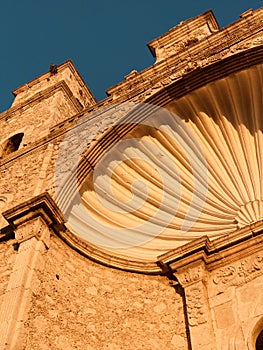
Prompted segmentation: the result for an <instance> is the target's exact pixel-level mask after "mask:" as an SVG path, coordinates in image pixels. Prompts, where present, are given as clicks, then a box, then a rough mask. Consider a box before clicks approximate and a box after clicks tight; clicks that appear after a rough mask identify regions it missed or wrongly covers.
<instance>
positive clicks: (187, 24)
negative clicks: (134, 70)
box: [147, 10, 220, 57]
mask: <svg viewBox="0 0 263 350" xmlns="http://www.w3.org/2000/svg"><path fill="white" fill-rule="evenodd" d="M204 25H207V28H209V30H210V34H212V33H214V32H217V31H219V29H220V28H219V25H218V23H217V20H216V18H215V16H214V14H213V12H212V11H211V10H208V11H206V12H205V13H203V14H201V15H199V16H197V17H195V18H190V19H188V20H186V21H183V22H181V23H180V24H178V25H177V26H175V27H173V28H171V29H170V30H169V31H168V32H166V33H165V34H163V35H161V36H159V37H158V38H156V39H154V40H152V41H150V42H149V43H148V44H147V46H148V47H149V49H150V51H151V53H152V54H153V56H154V57H156V50H157V49H159V48H162V47H165V46H167V45H169V46H170V45H171V43H177V44H179V43H182V42H184V41H185V40H188V39H189V35H191V34H192V33H193V32H195V31H197V30H199V28H200V27H202V26H204Z"/></svg>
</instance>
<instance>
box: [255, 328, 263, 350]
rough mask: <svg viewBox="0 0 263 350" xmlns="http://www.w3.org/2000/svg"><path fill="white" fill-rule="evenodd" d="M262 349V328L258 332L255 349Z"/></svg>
mask: <svg viewBox="0 0 263 350" xmlns="http://www.w3.org/2000/svg"><path fill="white" fill-rule="evenodd" d="M262 349H263V330H262V331H261V332H260V333H259V336H258V337H257V341H256V350H262Z"/></svg>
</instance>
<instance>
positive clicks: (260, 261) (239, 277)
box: [213, 253, 263, 291]
mask: <svg viewBox="0 0 263 350" xmlns="http://www.w3.org/2000/svg"><path fill="white" fill-rule="evenodd" d="M262 269H263V254H261V253H257V254H254V255H252V256H251V257H248V258H247V259H244V260H241V261H238V262H235V263H233V264H232V265H228V266H226V267H223V268H221V269H219V270H218V271H217V272H215V273H214V277H213V283H214V284H215V285H217V286H218V288H219V289H220V291H224V290H225V289H226V288H227V287H230V286H239V285H242V284H244V283H246V282H249V281H251V280H252V279H254V278H256V277H257V276H259V275H261V274H262Z"/></svg>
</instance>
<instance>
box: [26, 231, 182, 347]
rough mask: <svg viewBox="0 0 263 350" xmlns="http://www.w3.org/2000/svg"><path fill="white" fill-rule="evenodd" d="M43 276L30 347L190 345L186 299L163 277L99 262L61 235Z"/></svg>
mask: <svg viewBox="0 0 263 350" xmlns="http://www.w3.org/2000/svg"><path fill="white" fill-rule="evenodd" d="M67 262H68V263H69V262H70V266H71V268H70V269H68V266H69V264H68V263H67ZM72 270H74V271H75V272H74V273H73V272H72ZM38 277H39V280H40V285H39V287H38V290H37V291H35V293H34V295H33V297H32V308H31V310H30V313H29V317H28V319H27V320H26V321H25V333H26V334H27V349H32V350H33V349H39V348H40V347H41V344H43V345H44V346H46V347H48V346H49V347H50V348H52V349H62V348H63V349H73V348H76V349H88V348H89V347H90V348H91V349H92V348H94V349H162V348H167V349H187V345H186V335H185V325H184V316H183V311H182V310H183V305H182V299H181V297H180V296H179V295H178V294H176V292H175V290H174V289H173V288H171V287H169V285H168V282H166V281H165V280H164V279H163V278H162V277H158V276H156V277H154V276H143V275H138V274H132V273H126V272H122V271H118V270H114V269H110V268H107V267H104V266H100V265H97V264H95V263H93V262H91V261H89V260H87V259H86V258H84V257H81V256H80V255H79V254H78V253H76V252H74V251H72V250H71V249H70V248H69V247H68V246H67V245H65V244H64V243H63V242H61V241H60V240H59V239H58V238H56V237H53V238H52V242H51V246H50V249H49V251H48V253H47V261H46V265H45V271H44V272H43V273H41V274H39V276H38ZM39 325H41V327H40V326H39ZM174 336H176V337H174ZM176 339H177V340H176Z"/></svg>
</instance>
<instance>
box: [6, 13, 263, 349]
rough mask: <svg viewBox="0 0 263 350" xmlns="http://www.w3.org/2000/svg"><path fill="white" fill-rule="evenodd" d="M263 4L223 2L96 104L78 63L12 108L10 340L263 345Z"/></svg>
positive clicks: (63, 344)
mask: <svg viewBox="0 0 263 350" xmlns="http://www.w3.org/2000/svg"><path fill="white" fill-rule="evenodd" d="M262 29H263V8H261V9H258V10H256V11H253V10H249V11H247V12H245V13H243V14H242V15H241V16H240V19H239V20H238V21H236V22H235V23H233V24H231V25H230V26H228V27H226V28H224V29H220V28H219V26H218V23H217V21H216V19H215V17H214V15H213V13H212V12H211V11H207V12H205V13H204V14H202V15H200V16H198V17H196V18H193V19H189V20H187V21H185V22H182V23H180V24H179V25H177V26H175V27H174V28H172V29H171V30H169V31H168V32H167V33H165V34H164V35H162V36H161V37H159V38H157V39H155V40H153V41H152V42H150V43H149V44H148V47H149V49H150V51H151V52H152V54H153V55H154V57H156V62H155V63H154V65H153V66H151V67H149V68H147V69H145V70H144V71H142V72H137V71H132V72H131V73H130V74H129V75H127V76H126V77H125V80H124V81H122V82H120V83H119V84H117V85H116V86H114V87H112V88H110V89H108V90H107V94H108V97H107V98H106V99H105V100H103V101H100V102H97V101H96V100H95V98H94V97H93V95H92V93H91V92H90V90H89V88H88V87H87V86H86V84H85V82H84V81H83V79H82V78H81V76H80V75H79V73H78V71H77V70H76V68H75V67H74V65H73V63H72V62H71V61H67V62H65V63H63V64H61V65H59V66H55V65H51V66H50V70H49V71H48V72H47V73H45V74H43V75H41V76H40V77H38V78H36V79H34V80H32V81H31V82H29V83H27V84H25V85H23V86H21V87H19V88H18V89H16V90H15V91H14V92H13V93H14V95H15V99H14V102H13V104H12V106H11V108H10V109H9V110H7V111H5V112H3V113H1V115H0V125H1V129H0V130H1V138H0V171H1V192H0V209H1V213H2V215H1V217H0V227H1V233H0V256H1V259H0V349H1V350H7V349H12V350H22V349H30V350H31V349H32V350H34V349H43V350H47V349H55V350H57V349H67V350H71V349H87V350H92V349H96V350H97V349H112V350H115V349H116V350H118V349H151V350H153V349H164V348H166V349H175V350H179V349H180V350H219V349H222V350H225V349H233V350H234V349H238V350H241V349H249V350H252V349H254V350H255V349H256V350H259V349H262V348H263V333H262V330H263V296H262V293H261V290H262V284H263V277H262V269H263V253H262V244H263V243H262V241H263V235H262V233H263V224H262V218H263V182H262V180H263V177H262V174H263V163H262V149H263V135H262V127H263V122H262V111H263V109H262V107H263V103H262V101H263V60H262V57H263V56H262V53H263V34H262Z"/></svg>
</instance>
